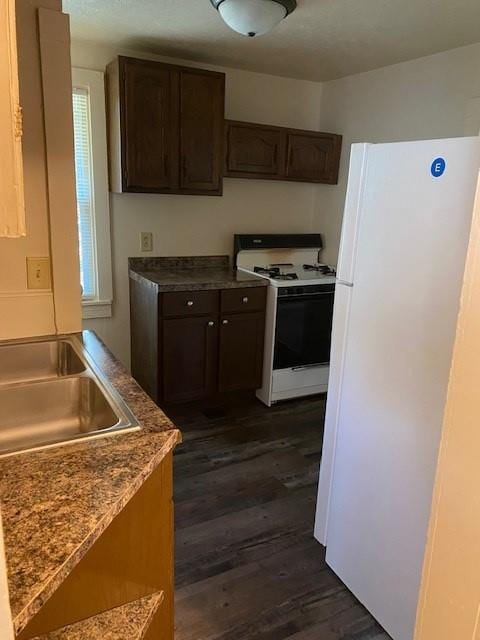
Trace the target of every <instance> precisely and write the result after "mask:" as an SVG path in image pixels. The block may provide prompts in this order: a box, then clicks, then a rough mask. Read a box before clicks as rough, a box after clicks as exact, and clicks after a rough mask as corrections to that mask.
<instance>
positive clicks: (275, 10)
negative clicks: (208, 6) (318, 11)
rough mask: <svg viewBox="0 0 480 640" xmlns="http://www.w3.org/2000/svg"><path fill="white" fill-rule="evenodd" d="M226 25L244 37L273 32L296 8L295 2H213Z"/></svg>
mask: <svg viewBox="0 0 480 640" xmlns="http://www.w3.org/2000/svg"><path fill="white" fill-rule="evenodd" d="M211 2H212V4H213V6H214V7H215V8H216V9H217V10H218V12H219V13H220V15H221V16H222V18H223V20H224V21H225V22H226V24H227V25H228V26H229V27H230V28H231V29H233V30H234V31H236V32H237V33H241V34H242V35H244V36H250V37H253V36H260V35H262V34H264V33H267V32H268V31H271V30H272V29H273V28H274V27H276V26H277V24H279V23H280V22H281V21H282V20H283V19H284V18H286V17H287V16H288V14H289V13H292V11H293V10H294V9H295V8H296V6H297V3H296V1H295V0H211Z"/></svg>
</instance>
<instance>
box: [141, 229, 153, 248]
mask: <svg viewBox="0 0 480 640" xmlns="http://www.w3.org/2000/svg"><path fill="white" fill-rule="evenodd" d="M140 250H141V251H153V233H152V232H151V231H142V232H141V233H140Z"/></svg>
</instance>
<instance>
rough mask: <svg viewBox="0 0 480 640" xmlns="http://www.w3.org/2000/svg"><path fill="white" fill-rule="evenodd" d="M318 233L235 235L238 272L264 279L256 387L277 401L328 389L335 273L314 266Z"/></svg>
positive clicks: (265, 399)
mask: <svg viewBox="0 0 480 640" xmlns="http://www.w3.org/2000/svg"><path fill="white" fill-rule="evenodd" d="M322 246H323V245H322V239H321V236H320V235H319V234H297V235H258V236H257V235H255V236H254V235H238V236H235V263H236V266H237V268H238V269H239V270H240V271H245V272H247V273H251V274H255V275H257V276H260V277H262V278H266V279H268V281H269V283H270V286H269V287H268V290H267V312H266V321H265V322H266V324H265V351H264V361H263V383H262V388H261V389H259V390H258V391H257V397H258V398H259V399H260V400H261V401H262V402H264V403H265V404H266V405H268V406H270V405H272V404H273V403H275V402H278V401H279V400H286V399H288V398H295V397H300V396H306V395H312V394H315V393H325V392H326V391H327V386H328V371H329V359H330V339H331V328H332V315H333V299H334V292H335V269H334V268H333V267H330V266H328V265H325V264H322V263H320V262H318V259H319V255H320V252H321V249H322Z"/></svg>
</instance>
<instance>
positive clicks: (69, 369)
mask: <svg viewBox="0 0 480 640" xmlns="http://www.w3.org/2000/svg"><path fill="white" fill-rule="evenodd" d="M138 428H139V425H138V422H137V420H136V418H135V416H134V415H133V414H132V413H131V411H130V410H129V408H128V407H127V405H126V404H125V403H124V402H123V400H122V398H121V397H120V396H119V394H118V393H117V391H116V390H115V389H114V388H113V387H112V386H111V385H110V383H109V381H108V380H107V379H106V378H105V376H104V375H103V373H102V372H101V371H100V370H99V369H98V368H97V366H96V364H95V362H94V361H93V360H92V359H91V358H90V356H89V355H88V353H87V352H86V351H85V350H84V347H83V345H82V344H81V342H80V341H79V340H77V339H75V338H68V339H63V340H47V341H41V340H39V341H35V342H28V343H26V342H25V343H23V342H18V343H10V344H5V345H1V346H0V457H4V456H7V455H13V454H16V453H21V452H23V451H27V450H36V449H41V448H45V447H51V446H58V445H61V444H68V443H72V442H76V441H78V440H80V439H86V438H95V437H99V436H105V435H109V434H114V433H117V432H120V431H125V430H132V429H138Z"/></svg>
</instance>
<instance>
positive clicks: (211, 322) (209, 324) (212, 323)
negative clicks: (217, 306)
mask: <svg viewBox="0 0 480 640" xmlns="http://www.w3.org/2000/svg"><path fill="white" fill-rule="evenodd" d="M207 324H208V326H209V327H213V326H214V325H215V323H214V322H213V321H212V320H210V322H208V323H207Z"/></svg>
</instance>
